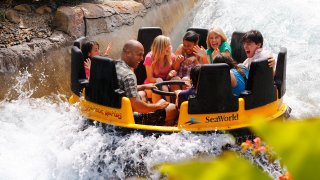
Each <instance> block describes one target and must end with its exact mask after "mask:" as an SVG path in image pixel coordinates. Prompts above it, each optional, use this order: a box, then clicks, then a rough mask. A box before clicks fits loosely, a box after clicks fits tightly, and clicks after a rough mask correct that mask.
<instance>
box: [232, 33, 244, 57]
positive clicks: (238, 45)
mask: <svg viewBox="0 0 320 180" xmlns="http://www.w3.org/2000/svg"><path fill="white" fill-rule="evenodd" d="M244 34H245V33H244V32H237V31H235V32H233V33H232V37H231V48H232V57H233V59H234V60H236V61H237V62H238V63H242V62H243V61H244V60H246V59H247V55H246V52H245V51H244V48H243V44H242V37H243V36H244Z"/></svg>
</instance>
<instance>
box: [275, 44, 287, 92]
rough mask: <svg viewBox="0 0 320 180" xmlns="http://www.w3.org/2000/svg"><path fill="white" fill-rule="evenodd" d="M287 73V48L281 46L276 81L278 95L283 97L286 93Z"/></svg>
mask: <svg viewBox="0 0 320 180" xmlns="http://www.w3.org/2000/svg"><path fill="white" fill-rule="evenodd" d="M286 73H287V48H284V47H283V48H281V49H280V52H279V54H278V59H277V67H276V75H275V77H274V82H275V84H276V86H277V88H278V97H279V98H281V97H282V96H283V95H284V94H285V93H286Z"/></svg>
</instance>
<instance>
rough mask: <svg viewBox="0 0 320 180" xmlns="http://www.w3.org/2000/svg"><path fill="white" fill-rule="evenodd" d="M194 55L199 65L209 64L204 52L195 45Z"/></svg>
mask: <svg viewBox="0 0 320 180" xmlns="http://www.w3.org/2000/svg"><path fill="white" fill-rule="evenodd" d="M193 51H194V54H195V55H197V56H199V57H200V59H199V63H200V64H210V57H209V55H207V52H206V50H205V49H204V48H203V47H202V46H201V48H200V47H199V46H198V45H197V46H194V48H193Z"/></svg>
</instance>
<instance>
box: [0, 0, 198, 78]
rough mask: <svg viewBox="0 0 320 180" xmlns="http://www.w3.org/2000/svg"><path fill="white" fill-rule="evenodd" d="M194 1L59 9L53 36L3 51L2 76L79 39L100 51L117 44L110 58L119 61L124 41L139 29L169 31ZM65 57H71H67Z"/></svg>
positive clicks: (129, 1) (106, 1) (106, 2)
mask: <svg viewBox="0 0 320 180" xmlns="http://www.w3.org/2000/svg"><path fill="white" fill-rule="evenodd" d="M195 1H196V0H136V1H133V0H124V1H111V0H102V1H101V3H100V4H89V3H83V4H81V5H79V6H74V7H66V6H64V7H59V8H58V9H57V11H56V13H55V17H54V21H53V24H54V27H55V30H54V32H53V33H52V35H51V36H50V37H48V38H43V39H39V38H38V39H32V40H31V41H30V42H26V43H23V44H21V45H16V46H12V47H8V48H0V74H1V73H2V74H3V73H5V74H7V73H15V72H17V71H18V70H19V69H20V68H22V67H28V66H30V65H32V64H34V63H36V62H37V61H39V60H43V57H45V56H46V54H48V52H50V51H53V50H56V49H58V48H64V47H67V46H70V45H71V44H72V42H73V40H75V39H76V38H78V37H80V36H87V37H89V38H92V39H95V40H98V41H100V42H101V45H102V47H101V48H103V46H104V42H105V41H106V40H108V41H115V42H116V43H114V47H113V49H114V50H113V52H112V54H111V55H112V56H114V58H116V57H115V56H116V55H117V54H118V53H119V52H118V49H119V48H121V46H122V44H121V42H123V41H126V40H127V39H130V38H136V37H135V36H136V33H137V30H138V28H139V27H141V26H163V30H164V32H168V31H170V29H172V28H173V25H174V24H175V23H177V21H179V19H180V18H182V16H183V15H184V13H186V12H187V11H188V10H190V9H191V8H192V6H193V5H194V3H195ZM119 37H121V38H120V39H119ZM49 54H50V53H49ZM65 56H66V57H69V55H68V54H66V55H65Z"/></svg>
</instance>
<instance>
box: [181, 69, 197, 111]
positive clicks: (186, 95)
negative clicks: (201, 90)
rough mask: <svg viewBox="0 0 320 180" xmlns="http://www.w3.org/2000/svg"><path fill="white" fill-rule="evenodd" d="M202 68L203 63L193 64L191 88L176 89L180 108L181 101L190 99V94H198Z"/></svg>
mask: <svg viewBox="0 0 320 180" xmlns="http://www.w3.org/2000/svg"><path fill="white" fill-rule="evenodd" d="M200 68H201V65H199V64H198V65H196V66H193V67H192V68H191V71H190V80H191V81H190V84H191V88H189V89H186V90H176V91H175V94H176V106H177V107H178V108H180V106H181V103H183V102H184V101H188V99H189V97H190V96H193V95H195V94H196V89H197V85H198V78H199V74H200Z"/></svg>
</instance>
